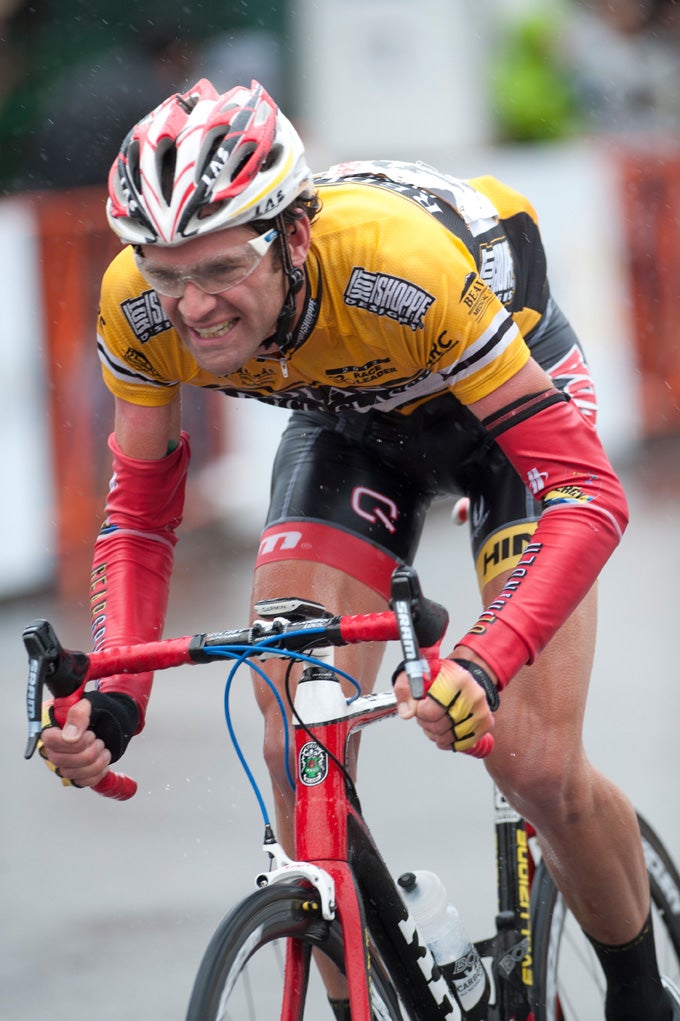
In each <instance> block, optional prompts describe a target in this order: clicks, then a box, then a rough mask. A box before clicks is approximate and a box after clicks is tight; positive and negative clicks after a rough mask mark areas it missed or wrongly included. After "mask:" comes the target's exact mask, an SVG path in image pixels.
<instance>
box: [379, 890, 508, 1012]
mask: <svg viewBox="0 0 680 1021" xmlns="http://www.w3.org/2000/svg"><path fill="white" fill-rule="evenodd" d="M398 883H399V886H400V887H401V890H402V894H403V897H404V901H405V902H406V905H407V907H408V909H409V912H410V914H411V917H412V918H413V921H414V922H415V924H416V928H417V929H418V935H419V936H420V938H421V939H422V940H423V942H425V943H426V944H427V946H428V947H429V949H430V952H431V953H432V956H433V957H434V959H435V961H436V962H437V964H438V965H439V968H440V970H441V972H442V975H443V976H444V978H445V979H446V981H447V983H448V985H449V987H450V989H451V990H452V991H453V992H454V993H455V995H456V998H457V1000H458V1002H459V1004H460V1005H461V1007H462V1008H463V1010H465V1012H466V1017H467V1018H469V1021H486V1017H487V1007H488V1003H489V977H488V975H487V973H486V969H485V968H484V965H483V964H482V961H481V959H480V957H479V954H478V953H477V949H476V947H475V946H474V944H473V943H471V942H470V940H469V939H468V936H467V934H466V932H465V930H464V929H463V925H462V923H461V920H460V915H459V914H458V911H457V910H456V908H455V907H454V906H453V904H449V903H448V899H447V896H446V889H445V887H444V884H443V883H442V881H441V879H440V878H439V876H437V875H435V873H434V872H426V871H418V872H405V873H404V874H403V875H402V876H400V877H399V879H398Z"/></svg>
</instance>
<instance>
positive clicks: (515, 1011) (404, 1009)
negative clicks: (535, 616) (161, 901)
mask: <svg viewBox="0 0 680 1021" xmlns="http://www.w3.org/2000/svg"><path fill="white" fill-rule="evenodd" d="M256 610H257V614H258V619H257V620H256V621H255V623H253V624H252V625H250V626H248V627H245V628H240V629H237V630H228V631H221V632H217V633H211V634H200V635H193V636H184V637H181V638H170V639H163V640H160V641H155V642H150V643H146V644H141V645H136V646H129V647H125V648H112V649H107V650H103V651H99V652H93V653H89V654H87V653H82V652H73V651H70V650H68V649H64V648H63V647H62V646H61V644H60V642H59V640H58V638H57V636H56V634H55V633H54V630H53V628H52V627H51V625H50V624H49V622H48V621H44V620H37V621H33V622H32V623H31V624H29V625H28V626H27V627H26V628H25V629H24V634H23V638H24V644H25V647H26V650H27V652H28V656H29V680H28V690H27V711H28V719H29V736H28V743H27V747H26V753H25V754H26V757H27V758H30V756H31V755H32V754H33V752H34V750H35V748H36V746H37V744H38V741H39V736H40V731H41V705H42V695H43V688H44V686H47V687H48V688H49V690H50V691H51V693H52V694H53V696H54V697H55V702H54V709H55V714H56V716H57V720H58V722H59V721H60V720H63V718H64V716H65V714H66V712H67V711H68V707H69V706H70V705H71V704H72V703H73V702H74V701H76V700H77V699H78V698H80V697H81V695H82V692H83V690H84V688H85V685H86V684H87V682H88V681H89V680H91V679H96V678H101V677H104V676H109V675H113V674H119V673H123V672H127V673H136V672H145V671H149V670H160V669H166V668H169V667H173V666H179V665H181V664H185V663H195V664H197V663H208V662H213V661H215V660H231V661H233V662H232V666H231V670H230V672H229V676H228V679H227V683H226V688H225V712H226V718H227V725H228V728H229V732H230V736H231V739H232V741H233V743H234V747H235V749H236V752H237V755H238V757H239V759H240V761H241V764H242V765H243V768H244V770H245V772H246V775H247V776H248V779H249V781H250V783H251V785H252V787H253V791H254V793H255V796H256V797H257V799H258V803H259V805H260V809H261V812H262V816H263V820H264V845H263V850H264V853H265V855H266V859H267V860H268V868H266V869H265V870H264V871H262V872H261V873H260V874H259V875H258V876H257V878H256V881H255V889H254V890H253V892H251V893H250V894H249V895H248V896H246V897H245V899H244V900H242V901H241V902H240V903H239V904H237V905H236V906H235V907H234V908H233V909H232V910H231V911H229V913H228V914H227V915H226V916H225V918H224V919H223V921H222V922H221V924H220V925H219V927H218V929H217V931H216V932H215V935H214V936H213V939H212V941H211V942H210V944H209V946H208V948H207V950H206V951H205V954H204V957H203V960H202V963H201V965H200V968H199V971H198V974H197V976H196V980H195V983H194V988H193V991H192V993H191V997H190V1002H189V1007H188V1012H187V1015H186V1017H187V1021H247V1019H257V1021H263V1019H267V1021H273V1019H280V1021H302V1019H303V1018H308V1019H309V1018H315V1019H321V1018H323V1017H328V1018H330V1017H331V1012H330V1007H329V1005H328V1003H327V1002H326V1001H325V994H324V991H323V988H322V986H321V983H320V981H319V980H318V976H317V975H316V969H315V967H314V966H313V965H312V960H313V957H314V956H315V955H319V954H320V955H323V956H324V957H326V958H328V959H329V960H330V961H332V962H333V963H334V964H335V965H336V966H337V967H338V968H339V969H340V970H341V971H342V972H343V973H344V974H345V975H346V976H347V981H348V986H349V999H350V1006H351V1016H352V1019H353V1021H441V1019H448V1021H466V1019H468V1018H469V1016H470V1015H469V1014H466V1013H465V1010H464V1009H463V1008H462V1007H461V1004H460V1002H459V1000H458V998H457V996H456V995H455V993H454V991H453V988H450V987H449V985H448V984H447V982H446V981H445V979H444V977H443V974H442V972H441V970H440V969H439V967H438V965H437V963H436V962H435V960H434V958H433V956H432V953H431V951H430V949H429V948H428V946H427V945H425V944H424V942H423V940H422V939H421V938H420V937H419V934H418V931H417V926H416V924H415V922H414V920H413V918H412V916H411V914H410V913H409V909H408V907H407V905H406V903H405V900H404V899H403V897H402V895H401V893H400V890H399V885H398V883H397V882H395V880H394V878H393V877H392V875H391V874H390V871H389V869H388V867H387V865H386V863H385V861H384V860H383V857H382V855H381V853H380V851H379V849H378V847H377V846H376V843H375V841H374V839H373V838H372V836H371V833H370V831H369V829H368V826H367V824H366V822H365V820H364V818H363V815H362V810H361V804H360V801H359V796H358V793H357V788H356V784H355V782H354V780H353V779H352V776H351V775H350V770H349V766H348V761H349V755H348V752H349V748H350V746H351V744H352V741H353V738H354V737H355V735H357V733H358V732H359V730H361V729H363V728H365V727H366V726H367V725H369V724H374V723H378V722H380V721H382V720H385V719H388V718H389V717H391V716H393V715H394V714H395V713H396V701H395V697H394V694H393V693H392V692H391V691H388V692H378V693H374V694H368V695H362V694H361V688H360V685H359V684H358V682H357V681H356V680H355V679H354V678H352V677H350V676H349V675H348V674H346V673H344V672H343V671H341V670H339V669H338V668H337V667H335V666H334V665H333V662H332V650H333V648H334V647H339V646H343V645H347V644H351V643H358V642H369V641H371V642H373V641H378V642H388V641H400V642H401V649H402V653H403V656H404V662H403V666H404V668H405V669H406V672H407V674H408V676H409V681H410V684H411V688H412V691H413V692H414V695H415V696H416V697H421V696H422V695H423V693H424V691H425V690H426V685H427V681H428V679H429V678H430V677H431V676H434V675H435V673H436V671H437V662H438V657H439V646H440V643H441V640H442V638H443V635H444V632H445V631H446V628H447V625H448V614H447V612H446V610H445V609H444V608H443V607H442V606H440V605H439V604H437V603H435V602H433V601H431V600H429V599H426V598H425V597H424V596H423V595H422V593H421V591H420V584H419V581H418V578H417V575H416V573H415V571H414V570H413V568H410V567H405V566H404V567H399V568H397V569H396V571H395V572H394V575H393V579H392V598H391V602H390V609H389V610H386V611H384V612H382V613H375V614H362V615H344V616H331V615H330V614H329V613H328V612H327V611H326V610H325V609H324V608H323V607H321V606H319V605H318V604H315V603H308V602H305V601H302V600H298V599H280V600H271V601H268V602H266V603H260V604H258V605H257V607H256ZM268 657H285V658H288V659H289V660H290V664H289V669H288V672H287V683H286V698H287V699H288V703H289V713H288V712H286V707H285V705H284V702H283V698H282V697H281V695H279V694H278V693H277V692H276V691H275V689H273V690H274V691H275V694H276V697H277V699H278V700H279V706H280V709H281V712H282V715H283V717H284V719H285V718H287V717H288V715H289V714H290V716H291V717H292V727H293V731H294V735H295V755H294V761H295V763H296V767H297V771H296V777H295V778H293V777H292V776H291V777H290V782H291V784H292V785H293V786H294V789H295V833H296V848H295V859H291V858H289V857H288V856H287V855H286V854H285V853H284V851H283V849H282V847H281V846H280V845H279V844H278V842H277V840H276V837H275V835H274V831H273V828H272V825H271V823H270V821H269V817H268V814H267V810H266V805H265V802H264V799H263V797H262V794H261V792H260V790H259V788H258V785H257V783H256V781H255V779H254V777H253V774H252V772H251V771H250V769H249V766H248V763H247V761H246V759H245V757H244V756H243V753H242V751H241V748H240V745H239V743H238V740H237V738H236V734H235V732H234V728H233V724H232V720H231V714H230V711H229V694H230V691H231V686H232V683H233V678H234V676H235V674H236V672H237V670H238V669H239V668H240V667H241V666H243V665H244V664H247V665H248V666H249V667H250V668H251V669H253V670H255V671H257V672H258V673H259V674H260V675H261V676H262V677H263V679H264V680H265V681H266V682H267V683H270V682H269V681H268V678H267V676H266V674H265V673H264V671H263V669H262V666H261V663H262V662H263V661H264V660H265V659H267V658H268ZM295 663H301V664H302V667H303V671H302V677H301V679H300V681H299V683H298V685H297V689H296V692H295V695H294V696H293V695H292V683H291V670H292V666H293V664H295ZM343 681H344V682H345V687H346V688H347V686H348V685H349V686H351V687H352V688H353V689H354V694H351V695H350V696H349V697H347V696H346V694H345V693H344V691H343V686H342V682H343ZM491 746H492V739H491V738H490V737H489V736H488V735H487V737H486V738H484V739H482V741H481V742H478V745H477V746H475V748H474V749H472V754H475V755H476V756H478V757H483V756H484V755H485V754H487V753H488V752H489V750H490V748H491ZM96 790H97V791H98V793H101V794H104V795H105V796H108V797H113V798H117V799H120V800H125V799H127V798H129V797H131V796H132V795H133V794H134V792H135V790H136V784H135V782H134V780H132V779H131V778H129V777H126V776H124V775H122V774H116V773H113V772H109V773H108V774H107V775H106V776H105V778H104V780H102V781H101V782H100V784H99V785H98V786H97V788H96ZM494 826H495V834H496V864H497V898H498V911H497V914H496V917H495V920H494V922H495V924H494V927H493V932H492V934H491V935H490V936H489V937H488V938H487V939H484V940H480V941H478V942H476V943H475V946H476V949H477V951H478V953H479V955H480V957H481V959H482V962H483V965H484V968H485V970H486V973H487V976H488V989H489V992H488V1006H487V1007H486V1009H485V1015H486V1017H487V1019H488V1021H600V1019H601V1018H602V1017H603V1006H602V1004H603V1002H604V981H603V977H602V975H601V972H600V969H599V965H598V963H597V961H596V959H595V956H594V954H593V952H592V950H591V948H590V944H589V943H588V941H587V940H586V939H585V937H584V936H583V934H582V933H581V931H580V929H579V927H578V925H577V923H576V922H575V920H574V918H573V916H572V915H571V914H570V912H569V910H568V908H567V907H566V905H565V903H564V901H563V899H562V897H561V895H560V894H559V893H558V891H557V890H556V888H555V886H554V883H553V882H552V879H551V878H550V875H549V873H548V871H547V869H546V867H545V864H544V863H543V862H542V860H541V857H540V851H539V849H538V846H537V842H536V839H535V834H534V833H533V831H532V829H531V827H529V826H528V825H527V824H526V823H525V821H524V820H523V819H521V818H520V817H519V816H518V814H517V813H516V812H515V811H514V810H513V809H512V808H511V806H510V805H509V804H508V802H507V801H506V800H505V799H504V797H503V796H502V794H501V793H500V791H499V790H498V789H497V788H494ZM640 828H641V833H642V839H643V845H644V851H645V857H646V861H647V869H648V875H649V881H650V887H651V893H652V902H653V918H654V930H655V936H656V941H657V951H658V956H659V964H660V967H661V970H662V973H663V975H664V980H665V981H666V982H667V983H668V984H671V983H672V984H675V986H676V987H677V986H678V984H680V876H679V875H678V871H677V869H676V867H675V865H674V864H673V861H672V859H671V857H670V855H669V854H668V852H667V851H666V849H665V848H664V846H663V844H662V842H661V840H660V839H659V837H658V836H657V835H656V833H655V832H654V830H653V829H652V828H651V826H650V825H649V824H648V823H647V822H646V821H645V820H643V819H640Z"/></svg>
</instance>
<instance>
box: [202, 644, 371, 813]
mask: <svg viewBox="0 0 680 1021" xmlns="http://www.w3.org/2000/svg"><path fill="white" fill-rule="evenodd" d="M299 633H300V634H304V635H305V636H309V635H313V634H322V633H323V629H322V628H319V629H318V630H313V629H308V630H305V631H304V632H299ZM288 634H289V636H290V635H292V634H298V632H289V633H288ZM279 638H280V636H279V635H270V636H269V637H267V638H263V639H262V641H260V642H258V644H257V645H223V646H221V645H213V646H210V655H211V656H214V657H215V658H218V659H219V658H222V657H223V658H224V659H234V660H236V662H235V663H234V665H233V666H232V668H231V670H230V671H229V674H228V677H227V680H226V684H225V688H224V715H225V720H226V724H227V730H228V732H229V737H230V739H231V743H232V745H233V747H234V751H235V752H236V755H237V757H238V760H239V762H240V763H241V767H242V769H243V771H244V773H245V774H246V777H247V778H248V782H249V783H250V786H251V788H252V790H253V793H254V794H255V797H256V799H257V803H258V805H259V807H260V812H261V814H262V818H263V820H264V825H265V827H267V826H270V821H269V813H268V811H267V806H266V805H265V802H264V798H263V797H262V792H261V791H260V788H259V786H258V783H257V780H256V779H255V777H254V775H253V772H252V770H251V768H250V766H249V765H248V762H247V760H246V757H245V755H244V754H243V751H242V749H241V745H240V744H239V741H238V738H237V737H236V732H235V730H234V726H233V723H232V718H231V710H230V706H229V698H230V694H231V687H232V684H233V681H234V677H235V676H236V672H237V671H238V669H239V667H241V666H243V664H244V663H247V664H248V666H249V667H250V668H251V669H252V670H254V671H255V672H256V673H257V674H259V675H260V677H261V678H262V680H263V681H264V682H265V684H266V685H267V686H268V688H269V689H270V691H271V692H272V694H273V695H274V698H275V699H276V701H277V704H278V706H279V709H280V711H281V718H282V720H283V726H284V757H285V767H286V776H287V778H288V783H289V784H290V787H291V789H292V790H295V781H294V779H293V777H292V775H291V772H290V727H289V724H288V718H287V716H286V710H285V706H284V704H283V699H282V698H281V696H280V694H279V692H278V691H277V690H276V687H275V685H274V684H273V682H272V681H271V680H270V679H269V677H268V676H267V674H266V673H265V672H264V670H263V669H262V667H260V666H259V665H258V664H256V663H252V662H249V660H250V659H251V657H253V656H256V655H257V654H258V653H262V652H269V651H270V648H271V646H272V645H276V642H277V641H278V640H279ZM277 651H280V654H281V655H282V656H285V657H287V658H288V659H291V660H296V661H297V662H303V663H309V664H312V665H313V666H320V667H323V668H325V669H327V670H331V671H332V672H333V673H335V674H337V675H338V676H339V677H344V678H345V680H347V681H349V682H350V684H352V686H353V687H354V688H355V694H354V695H352V696H351V698H348V699H347V702H348V704H351V703H352V702H353V701H354V700H355V699H356V698H358V697H359V695H360V694H361V686H360V685H359V683H358V681H357V680H356V678H354V677H352V675H351V674H348V673H346V671H344V670H341V669H340V668H339V667H336V666H330V665H329V664H328V663H327V662H326V661H325V660H320V659H316V658H315V657H314V656H308V655H306V654H305V653H302V652H294V651H289V650H277Z"/></svg>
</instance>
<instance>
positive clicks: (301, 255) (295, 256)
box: [288, 216, 312, 267]
mask: <svg viewBox="0 0 680 1021" xmlns="http://www.w3.org/2000/svg"><path fill="white" fill-rule="evenodd" d="M311 239H312V225H311V223H310V222H309V219H308V218H307V217H306V216H302V217H301V218H300V219H299V220H296V221H295V223H294V225H293V230H292V231H291V233H290V234H289V235H288V250H289V251H290V259H291V262H292V263H293V266H296V267H300V266H303V265H304V262H305V259H306V258H307V255H308V253H309V247H310V244H311Z"/></svg>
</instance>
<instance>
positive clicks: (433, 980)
mask: <svg viewBox="0 0 680 1021" xmlns="http://www.w3.org/2000/svg"><path fill="white" fill-rule="evenodd" d="M347 836H348V847H349V859H350V864H351V866H352V870H353V872H354V875H355V877H356V881H357V884H358V887H359V889H360V891H361V898H362V901H363V905H364V912H365V916H366V922H367V925H368V931H369V933H370V936H371V940H372V943H373V944H374V946H375V949H376V950H377V952H378V954H379V956H380V958H381V960H382V962H383V964H384V966H385V968H386V969H387V971H388V973H389V975H390V978H391V980H392V984H393V986H394V988H395V989H396V991H397V993H398V994H399V996H400V998H401V1000H402V1002H403V1004H404V1006H405V1008H406V1010H407V1011H408V1012H409V1016H411V1017H417V1018H418V1021H442V1019H443V1018H446V1021H462V1015H461V1011H460V1007H459V1006H458V1003H457V1002H456V1000H455V997H454V996H453V994H452V993H451V991H450V989H449V987H448V985H447V983H446V981H445V979H444V978H443V977H442V976H441V974H440V973H439V970H438V969H436V967H435V963H434V959H433V957H432V955H431V953H430V951H429V949H428V948H427V947H426V946H425V945H424V944H420V943H419V942H418V936H417V932H416V930H415V926H414V924H413V922H412V920H411V918H410V916H409V913H408V910H407V909H406V906H405V904H404V902H403V900H402V898H401V895H400V894H399V891H398V889H397V886H396V883H395V882H394V880H393V879H392V876H391V875H390V873H389V870H388V868H387V865H386V864H385V862H384V860H383V858H382V856H381V855H380V852H379V851H378V849H377V848H376V846H375V844H374V843H373V840H372V838H371V835H370V833H369V831H368V828H367V826H366V824H365V822H364V820H363V819H362V818H361V816H360V815H358V814H355V813H354V812H352V813H351V814H350V816H349V818H348V822H347ZM433 972H434V974H433ZM435 976H437V977H435Z"/></svg>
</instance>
